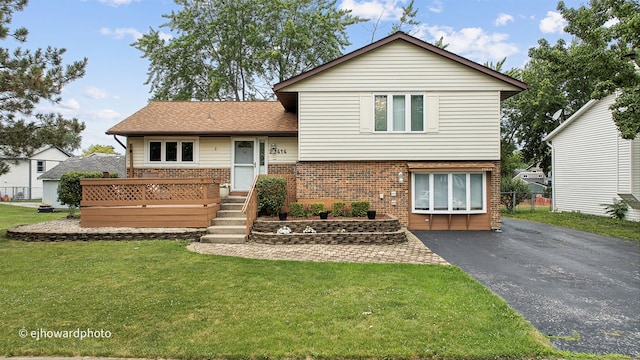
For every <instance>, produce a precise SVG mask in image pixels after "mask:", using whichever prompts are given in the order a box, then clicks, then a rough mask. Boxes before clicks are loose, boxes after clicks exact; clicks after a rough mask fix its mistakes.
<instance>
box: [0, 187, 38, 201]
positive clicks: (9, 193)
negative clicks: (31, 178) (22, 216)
mask: <svg viewBox="0 0 640 360" xmlns="http://www.w3.org/2000/svg"><path fill="white" fill-rule="evenodd" d="M32 191H34V188H29V187H27V186H5V187H0V201H14V200H34V199H32V197H31V194H32Z"/></svg>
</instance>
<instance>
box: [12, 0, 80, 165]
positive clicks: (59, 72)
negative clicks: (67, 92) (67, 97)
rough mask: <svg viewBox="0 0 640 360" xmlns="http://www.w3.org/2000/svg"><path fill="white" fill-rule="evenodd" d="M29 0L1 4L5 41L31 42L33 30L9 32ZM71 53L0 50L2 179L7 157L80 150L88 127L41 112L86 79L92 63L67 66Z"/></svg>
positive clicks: (21, 28) (37, 50)
mask: <svg viewBox="0 0 640 360" xmlns="http://www.w3.org/2000/svg"><path fill="white" fill-rule="evenodd" d="M26 5H27V0H0V40H3V41H4V40H6V39H7V38H13V39H15V40H16V41H18V42H20V43H25V42H26V41H27V36H28V34H29V32H28V30H27V29H26V28H24V27H20V28H17V29H15V30H14V31H12V30H11V29H10V27H9V25H10V24H11V20H12V18H13V14H14V13H15V12H16V11H22V10H23V9H24V7H25V6H26ZM65 51H66V50H65V49H57V48H52V47H47V48H46V49H44V50H43V49H36V50H25V49H22V48H21V47H18V48H15V49H13V50H11V49H8V48H0V175H2V174H5V173H7V172H8V171H9V166H8V164H7V163H6V162H4V161H2V158H5V159H6V158H16V157H29V156H31V155H32V154H33V152H34V151H35V150H37V149H38V148H40V147H42V146H44V145H52V146H58V147H60V148H62V149H64V150H67V151H73V150H75V149H78V148H79V147H80V140H81V137H80V132H82V130H84V128H85V126H84V123H82V122H79V121H78V120H77V119H75V118H74V119H66V118H64V117H63V116H62V115H61V114H59V113H42V112H37V111H36V105H37V104H38V103H39V102H41V101H50V102H52V103H58V102H60V101H61V97H60V93H61V92H62V88H63V87H64V86H65V85H66V84H68V83H70V82H72V81H73V80H75V79H78V78H81V77H82V76H84V74H85V67H86V64H87V59H86V58H85V59H84V60H82V61H76V62H73V63H72V64H70V65H64V64H63V61H62V55H63V54H64V53H65Z"/></svg>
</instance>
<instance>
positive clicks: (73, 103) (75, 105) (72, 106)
mask: <svg viewBox="0 0 640 360" xmlns="http://www.w3.org/2000/svg"><path fill="white" fill-rule="evenodd" d="M60 107H62V108H64V109H69V110H78V109H80V103H79V102H78V101H77V100H76V99H69V100H66V101H61V102H60Z"/></svg>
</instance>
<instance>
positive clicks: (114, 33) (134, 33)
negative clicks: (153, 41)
mask: <svg viewBox="0 0 640 360" xmlns="http://www.w3.org/2000/svg"><path fill="white" fill-rule="evenodd" d="M100 34H102V35H105V36H110V37H112V38H114V39H116V40H121V39H123V38H124V37H125V36H127V35H130V36H131V37H132V38H133V39H134V40H138V39H140V38H141V37H142V35H143V34H142V33H141V32H140V31H138V30H137V29H136V28H116V29H111V28H108V27H103V28H102V29H100ZM158 36H159V37H160V39H162V40H165V41H167V40H171V39H173V36H172V35H171V34H167V33H163V32H162V31H160V32H158Z"/></svg>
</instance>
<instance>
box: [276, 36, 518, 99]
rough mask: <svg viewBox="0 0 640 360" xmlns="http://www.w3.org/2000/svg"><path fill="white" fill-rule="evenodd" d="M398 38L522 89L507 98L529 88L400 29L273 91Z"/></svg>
mask: <svg viewBox="0 0 640 360" xmlns="http://www.w3.org/2000/svg"><path fill="white" fill-rule="evenodd" d="M396 40H404V41H406V42H408V43H410V44H413V45H416V46H418V47H421V48H423V49H425V50H428V51H431V52H433V53H435V54H438V55H441V56H444V57H446V58H448V59H450V60H453V61H455V62H457V63H459V64H462V65H465V66H468V67H470V68H472V69H474V70H477V71H480V72H482V73H485V74H487V75H489V76H492V77H494V78H496V79H499V80H501V81H504V82H505V83H508V84H510V85H512V86H515V87H516V88H518V89H520V90H519V91H505V92H504V93H506V94H508V93H511V92H513V94H511V95H507V96H506V97H504V98H505V99H506V98H508V97H510V96H512V95H514V94H516V93H518V92H520V91H524V90H526V89H528V88H529V85H527V84H526V83H525V82H522V81H520V80H518V79H515V78H512V77H510V76H508V75H505V74H503V73H501V72H499V71H495V70H493V69H490V68H488V67H486V66H483V65H480V64H478V63H475V62H473V61H471V60H469V59H466V58H463V57H462V56H459V55H456V54H454V53H452V52H449V51H447V50H445V49H441V48H439V47H437V46H435V45H432V44H429V43H427V42H425V41H422V40H420V39H418V38H415V37H413V36H410V35H407V34H405V33H403V32H400V31H399V32H396V33H394V34H391V35H389V36H387V37H385V38H382V39H380V40H378V41H376V42H374V43H371V44H369V45H367V46H364V47H362V48H360V49H358V50H355V51H353V52H350V53H348V54H345V55H343V56H341V57H339V58H337V59H335V60H332V61H330V62H328V63H325V64H323V65H320V66H318V67H316V68H314V69H311V70H309V71H306V72H304V73H302V74H299V75H297V76H294V77H292V78H290V79H288V80H285V81H282V82H280V83H277V84H275V85H274V86H273V91H274V92H275V93H276V95H277V94H278V92H280V91H281V90H283V89H284V88H286V87H288V86H290V85H293V84H295V83H297V82H299V81H302V80H304V79H306V78H308V77H311V76H313V75H315V74H317V73H320V72H322V71H324V70H327V69H330V68H332V67H334V66H336V65H339V64H341V63H343V62H346V61H349V60H351V59H353V58H355V57H358V56H360V55H362V54H365V53H367V52H370V51H372V50H375V49H377V48H379V47H381V46H384V45H386V44H388V43H391V42H393V41H396Z"/></svg>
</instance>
